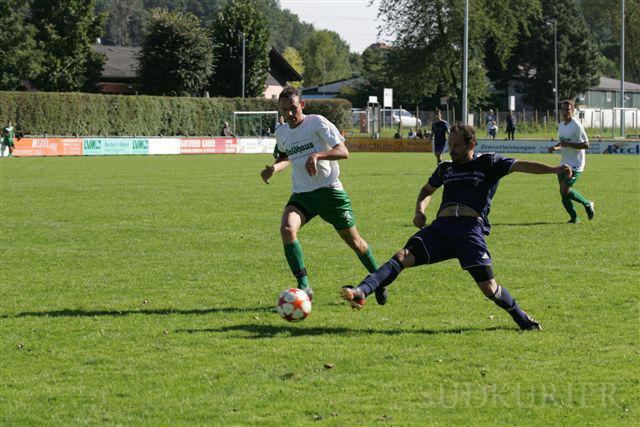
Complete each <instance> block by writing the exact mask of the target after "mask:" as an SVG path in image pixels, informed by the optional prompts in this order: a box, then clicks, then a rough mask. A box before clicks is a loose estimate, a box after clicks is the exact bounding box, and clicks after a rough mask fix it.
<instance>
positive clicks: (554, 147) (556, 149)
mask: <svg viewBox="0 0 640 427" xmlns="http://www.w3.org/2000/svg"><path fill="white" fill-rule="evenodd" d="M559 149H560V143H559V142H558V143H557V144H556V145H552V146H551V147H549V148H547V151H548V152H550V153H553V152H554V151H558V150H559Z"/></svg>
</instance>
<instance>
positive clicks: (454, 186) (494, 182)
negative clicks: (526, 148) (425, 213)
mask: <svg viewBox="0 0 640 427" xmlns="http://www.w3.org/2000/svg"><path fill="white" fill-rule="evenodd" d="M515 162H516V159H511V158H507V157H501V156H499V155H497V154H495V153H487V154H481V155H479V156H474V157H473V159H471V160H469V161H468V162H466V163H462V164H456V163H452V162H442V163H440V164H439V165H438V167H437V168H436V170H435V171H434V172H433V174H432V175H431V177H430V178H429V185H430V186H432V187H434V188H438V187H440V186H442V185H444V190H443V194H442V204H441V205H440V209H442V208H443V207H445V206H448V205H452V204H461V205H465V206H468V207H470V208H472V209H474V210H475V211H476V212H478V213H479V214H480V215H481V216H482V221H483V232H484V233H485V234H487V235H488V234H489V230H490V229H491V225H490V224H489V211H490V210H491V199H492V198H493V196H494V195H495V192H496V190H497V189H498V181H499V180H500V178H502V177H503V176H506V175H508V174H509V172H511V167H512V166H513V164H514V163H515Z"/></svg>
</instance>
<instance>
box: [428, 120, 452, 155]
mask: <svg viewBox="0 0 640 427" xmlns="http://www.w3.org/2000/svg"><path fill="white" fill-rule="evenodd" d="M447 133H449V123H447V121H446V120H442V113H441V112H440V110H437V111H436V120H435V121H434V122H433V124H432V125H431V135H433V152H434V154H435V155H436V161H437V162H438V164H440V163H442V152H443V151H444V146H445V144H446V143H447Z"/></svg>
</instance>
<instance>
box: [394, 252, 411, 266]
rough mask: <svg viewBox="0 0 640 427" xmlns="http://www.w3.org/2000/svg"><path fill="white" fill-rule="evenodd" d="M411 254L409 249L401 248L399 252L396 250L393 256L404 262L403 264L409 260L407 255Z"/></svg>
mask: <svg viewBox="0 0 640 427" xmlns="http://www.w3.org/2000/svg"><path fill="white" fill-rule="evenodd" d="M409 255H410V252H409V250H408V249H400V250H399V251H398V252H396V253H395V254H394V255H393V257H394V258H395V259H396V260H398V262H400V263H402V264H403V265H405V264H406V261H407V257H408V256H409Z"/></svg>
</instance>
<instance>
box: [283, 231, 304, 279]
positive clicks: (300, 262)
mask: <svg viewBox="0 0 640 427" xmlns="http://www.w3.org/2000/svg"><path fill="white" fill-rule="evenodd" d="M284 256H285V257H286V258H287V262H288V263H289V268H290V269H291V272H292V273H293V275H294V276H295V278H296V280H297V281H298V288H299V289H306V288H308V287H309V278H308V277H307V269H306V268H304V258H303V256H302V245H300V242H299V241H297V240H296V241H294V242H293V243H289V244H286V243H285V245H284Z"/></svg>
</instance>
